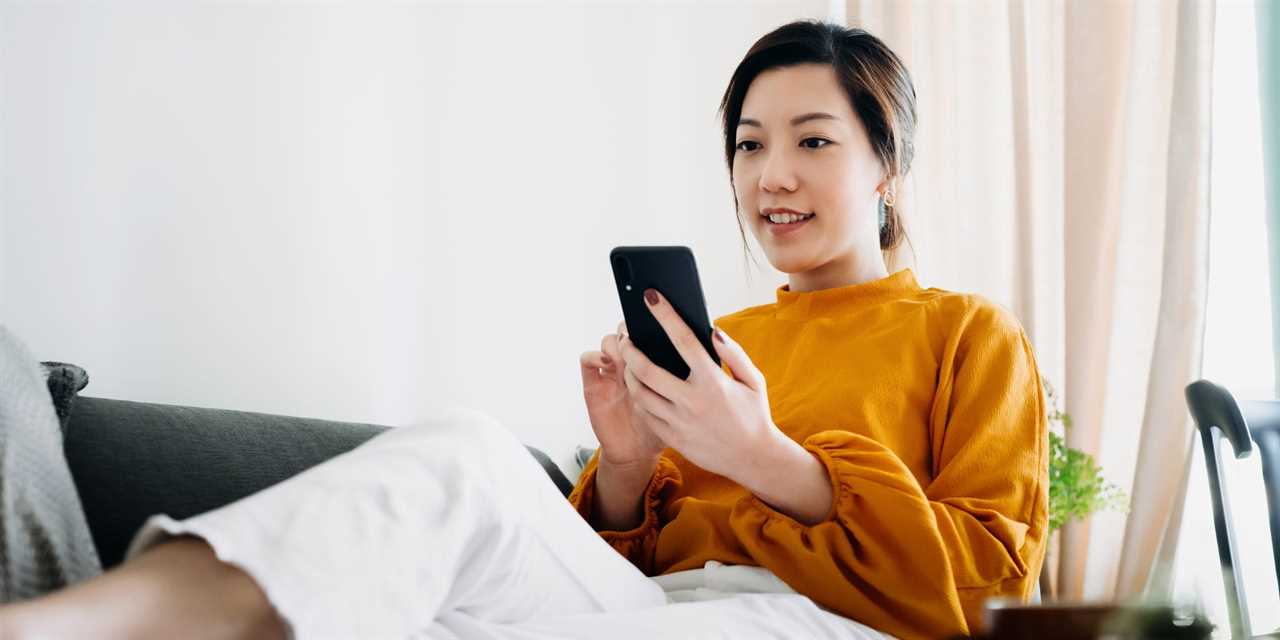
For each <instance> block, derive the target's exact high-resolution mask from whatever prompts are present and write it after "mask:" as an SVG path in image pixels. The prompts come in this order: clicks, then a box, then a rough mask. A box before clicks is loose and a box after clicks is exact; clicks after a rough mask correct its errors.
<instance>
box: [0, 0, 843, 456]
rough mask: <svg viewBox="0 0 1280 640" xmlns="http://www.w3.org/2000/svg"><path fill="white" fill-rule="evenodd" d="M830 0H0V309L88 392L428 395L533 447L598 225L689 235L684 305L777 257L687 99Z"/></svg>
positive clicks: (606, 300) (557, 416)
mask: <svg viewBox="0 0 1280 640" xmlns="http://www.w3.org/2000/svg"><path fill="white" fill-rule="evenodd" d="M508 4H509V3H508ZM829 4H832V3H829V2H827V1H826V0H809V1H790V2H781V1H779V2H772V3H756V4H753V5H744V4H742V3H728V2H725V3H717V4H707V3H689V4H682V3H676V4H673V3H661V4H658V3H649V4H641V3H629V4H627V5H618V4H613V5H596V6H583V5H582V4H581V3H574V4H573V5H568V6H560V5H555V6H532V5H525V6H497V5H496V4H493V5H479V6H477V5H467V6H466V7H463V6H459V5H443V4H420V5H415V6H403V5H400V6H394V7H393V6H386V5H364V6H361V7H351V6H347V7H319V6H310V5H302V4H297V3H288V4H285V3H280V4H267V3H257V4H249V5H209V4H206V5H202V6H195V5H191V4H186V3H164V4H158V3H157V4H138V3H130V4H126V3H113V4H110V5H109V7H104V6H103V5H101V4H90V3H83V4H80V3H61V4H56V5H54V4H48V3H19V2H4V3H2V4H0V321H2V322H3V323H5V324H6V325H8V326H9V327H10V328H11V329H13V330H14V331H16V332H17V334H18V335H20V336H21V337H22V338H24V339H25V340H26V342H27V343H28V344H29V346H31V348H32V349H33V350H34V351H35V353H36V354H37V356H38V357H40V358H41V359H57V360H64V361H69V362H75V363H78V364H80V365H82V366H84V367H85V368H86V369H87V370H88V371H89V373H90V376H91V378H92V381H91V383H90V386H89V387H88V388H87V389H86V390H85V393H86V394H88V395H94V396H100V397H111V398H125V399H132V400H141V401H152V402H166V403H179V404H192V405H200V406H211V407H223V408H235V409H243V410H251V411H265V412H273V413H284V414H291V415H302V416H311V417H321V418H330V419H338V420H354V421H367V422H374V423H385V424H402V423H404V422H407V421H411V420H412V419H414V418H415V417H418V416H422V415H426V414H428V413H430V412H432V411H434V410H436V409H438V408H440V407H442V406H444V405H448V404H454V403H458V404H465V405H470V406H474V407H476V408H479V409H482V410H485V411H487V412H489V413H491V414H492V415H494V416H496V417H497V418H499V419H500V420H501V421H503V422H504V423H506V424H507V425H508V426H510V427H511V428H512V429H513V430H514V431H515V432H516V433H517V434H518V435H519V436H520V437H521V438H523V439H524V440H525V441H526V442H529V443H532V444H536V445H538V446H541V447H543V448H545V449H547V450H548V451H550V452H551V453H552V454H553V456H555V457H556V458H557V459H558V460H562V461H563V460H565V459H567V456H568V452H569V450H570V449H571V445H572V444H575V443H580V442H592V441H594V438H593V436H592V434H591V431H590V428H589V425H588V423H587V419H586V412H585V410H584V408H583V404H582V396H581V381H580V378H579V374H578V364H577V361H578V355H579V354H580V353H581V352H582V351H584V350H586V349H591V348H597V346H598V344H599V340H600V337H601V336H602V335H604V334H605V333H608V332H612V331H613V328H614V326H615V325H616V324H617V322H618V321H619V320H620V319H621V318H620V313H621V312H620V310H619V308H618V302H617V299H616V296H615V294H614V290H613V288H612V286H613V285H612V280H611V276H610V274H609V265H608V260H607V255H608V252H609V249H610V248H612V247H613V246H615V245H618V244H651V243H663V244H685V245H689V246H691V247H692V248H693V250H694V252H695V254H696V256H697V258H698V261H699V267H700V269H701V272H702V278H703V285H704V288H705V291H706V295H707V297H708V306H709V308H710V309H709V310H710V313H711V314H712V317H716V316H718V315H722V314H725V313H729V312H731V311H734V310H737V309H739V308H742V307H744V306H747V305H751V304H760V303H763V302H768V301H770V300H772V298H773V288H774V287H775V286H777V285H778V284H781V283H782V282H784V281H785V279H784V277H783V276H782V275H781V274H778V273H777V272H775V271H773V270H772V269H771V268H769V267H768V264H767V262H765V261H764V258H763V254H762V253H757V256H758V258H759V260H760V262H761V263H762V264H763V265H764V269H763V270H761V271H759V272H757V273H756V275H754V276H752V278H751V280H750V282H749V281H748V277H747V272H746V269H745V268H744V265H743V259H742V251H741V245H740V241H739V237H738V231H737V227H736V225H735V223H734V217H733V208H732V197H731V192H730V189H729V186H728V180H727V173H726V170H725V168H724V166H723V160H722V155H721V148H722V147H721V141H720V137H719V131H718V125H717V120H716V112H715V110H716V107H717V106H718V103H719V99H720V96H721V93H722V92H723V91H724V88H725V84H726V83H727V81H728V78H729V75H730V73H731V71H732V69H733V67H734V65H736V63H737V62H738V60H739V59H740V58H741V56H742V55H743V54H744V53H745V51H746V49H747V47H748V46H749V45H750V44H751V43H752V42H753V41H754V40H755V39H756V38H758V37H759V36H760V35H763V34H764V33H765V32H767V31H768V30H770V29H772V28H773V27H775V26H777V25H778V24H781V23H782V22H785V21H787V20H790V19H794V18H821V17H824V16H825V15H826V12H827V10H828V5H829ZM835 4H837V5H838V4H839V3H835ZM756 250H757V252H758V251H759V250H758V249H756Z"/></svg>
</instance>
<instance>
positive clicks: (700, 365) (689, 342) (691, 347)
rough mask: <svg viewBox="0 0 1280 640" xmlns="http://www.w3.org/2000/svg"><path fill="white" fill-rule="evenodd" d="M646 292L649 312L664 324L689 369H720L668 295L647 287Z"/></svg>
mask: <svg viewBox="0 0 1280 640" xmlns="http://www.w3.org/2000/svg"><path fill="white" fill-rule="evenodd" d="M651 292H652V293H651ZM644 293H645V305H646V306H648V307H649V312H650V313H652V314H653V317H654V318H657V320H658V324H660V325H662V330H663V331H665V332H666V333H667V337H668V338H670V339H671V344H672V345H674V346H675V348H676V351H677V352H679V353H680V357H681V358H684V362H685V364H687V365H689V370H690V371H700V372H702V373H704V374H705V373H707V372H710V371H711V370H713V369H719V368H720V367H718V366H716V363H715V361H714V360H712V359H711V354H708V353H707V349H706V347H704V346H702V342H700V341H699V340H698V337H697V336H696V335H694V333H693V330H692V329H690V328H689V325H688V324H687V323H685V321H684V318H681V317H680V314H679V313H678V312H677V311H676V308H675V307H673V306H671V303H670V302H669V301H668V300H667V298H666V296H664V295H662V294H661V293H659V292H658V290H657V289H646V290H645V292H644ZM650 295H652V296H654V297H655V298H656V300H657V302H656V303H652V302H650Z"/></svg>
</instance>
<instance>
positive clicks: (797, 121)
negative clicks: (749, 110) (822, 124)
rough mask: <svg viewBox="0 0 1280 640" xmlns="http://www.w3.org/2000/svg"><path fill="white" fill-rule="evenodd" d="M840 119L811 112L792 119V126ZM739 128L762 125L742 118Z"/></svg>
mask: <svg viewBox="0 0 1280 640" xmlns="http://www.w3.org/2000/svg"><path fill="white" fill-rule="evenodd" d="M839 119H840V118H837V117H835V116H833V115H831V114H829V113H823V112H821V111H814V112H811V113H802V114H800V115H798V116H796V117H794V118H792V119H791V126H793V127H797V126H800V125H802V124H804V123H806V122H808V121H810V120H839ZM738 126H739V127H760V126H761V125H760V121H759V120H753V119H751V118H740V119H739V120H738Z"/></svg>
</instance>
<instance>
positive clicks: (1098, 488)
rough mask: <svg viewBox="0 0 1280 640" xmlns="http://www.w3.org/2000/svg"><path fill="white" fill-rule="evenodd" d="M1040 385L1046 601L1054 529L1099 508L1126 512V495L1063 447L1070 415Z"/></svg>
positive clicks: (1052, 578)
mask: <svg viewBox="0 0 1280 640" xmlns="http://www.w3.org/2000/svg"><path fill="white" fill-rule="evenodd" d="M1041 383H1042V384H1043V385H1044V390H1045V395H1046V396H1047V397H1048V413H1049V416H1048V417H1049V542H1048V544H1049V551H1048V555H1047V557H1046V558H1045V567H1044V570H1042V571H1041V572H1040V593H1041V595H1042V596H1043V597H1044V598H1050V597H1053V596H1055V595H1056V591H1057V564H1058V562H1057V560H1058V549H1059V541H1058V538H1059V534H1058V530H1059V529H1061V528H1062V525H1064V524H1066V523H1067V522H1070V521H1072V520H1084V519H1085V518H1087V517H1089V516H1090V515H1091V514H1093V513H1094V512H1096V511H1101V510H1103V509H1111V510H1115V511H1122V512H1127V511H1128V510H1129V496H1128V495H1126V494H1125V492H1124V491H1123V490H1122V489H1120V487H1118V486H1116V485H1115V484H1113V483H1111V482H1109V481H1107V479H1106V478H1104V477H1103V475H1102V467H1100V466H1098V463H1097V461H1095V460H1094V459H1093V456H1091V455H1089V454H1087V453H1085V452H1083V451H1081V450H1079V449H1072V448H1071V447H1068V446H1067V440H1066V430H1067V429H1069V428H1071V416H1070V415H1067V413H1066V412H1064V411H1062V410H1061V409H1060V408H1059V407H1058V396H1057V393H1055V391H1054V388H1053V385H1052V384H1050V383H1049V381H1048V380H1046V379H1044V378H1043V377H1042V378H1041Z"/></svg>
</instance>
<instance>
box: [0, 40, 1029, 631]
mask: <svg viewBox="0 0 1280 640" xmlns="http://www.w3.org/2000/svg"><path fill="white" fill-rule="evenodd" d="M914 99H915V95H914V89H913V88H912V85H911V81H910V78H909V76H908V74H907V71H906V69H905V67H904V66H903V65H902V63H901V61H900V60H899V59H898V58H897V57H896V56H895V55H894V54H893V53H892V52H891V51H890V50H889V49H888V48H887V47H886V46H885V45H884V44H883V43H882V42H880V41H879V40H878V39H876V38H875V37H873V36H871V35H869V34H867V33H866V32H864V31H861V30H858V29H845V28H842V27H839V26H836V25H830V24H822V23H815V22H797V23H792V24H788V25H785V26H783V27H781V28H779V29H777V30H775V31H773V32H772V33H770V34H768V35H766V36H764V37H763V38H762V39H761V40H760V41H758V42H757V43H756V44H755V45H754V46H753V47H752V48H751V50H750V51H749V52H748V54H747V56H746V57H745V58H744V59H743V61H742V62H741V64H739V66H738V68H737V70H736V71H735V73H734V75H733V78H732V80H731V81H730V84H729V87H728V90H727V91H726V93H725V96H724V100H723V102H722V104H721V109H722V112H723V118H724V135H725V154H726V160H727V162H728V166H729V170H730V176H731V184H732V187H733V191H734V199H735V205H736V209H737V211H738V213H739V230H740V233H741V234H742V237H743V242H744V246H745V242H746V238H745V232H742V224H744V221H745V224H746V226H748V227H749V228H750V230H751V232H752V234H753V235H754V236H755V238H756V239H757V241H758V242H759V244H760V245H761V246H762V247H763V248H764V251H765V253H766V255H767V256H768V259H769V261H770V262H771V263H772V264H773V266H774V267H776V268H777V269H779V270H780V271H783V272H785V273H787V274H788V283H787V284H785V285H782V286H780V287H778V289H777V299H776V301H775V302H773V303H770V304H765V305H760V306H754V307H750V308H747V309H744V310H742V311H739V312H737V313H733V314H730V315H727V316H724V317H721V318H718V319H717V320H716V322H715V324H716V326H717V327H718V330H717V331H716V336H715V340H714V344H715V348H716V350H717V351H718V353H719V355H720V357H721V360H722V362H723V363H724V366H723V369H722V368H720V367H717V366H716V365H715V364H714V362H713V361H712V360H711V358H710V357H709V356H708V355H707V354H706V353H705V351H703V350H702V347H701V345H700V344H699V343H698V342H697V341H696V340H694V339H693V336H692V334H691V333H690V330H689V329H688V327H687V326H685V325H684V323H683V322H681V321H680V319H679V317H678V316H677V315H676V314H675V313H674V312H673V310H672V308H671V307H670V306H669V305H668V304H667V303H666V301H665V299H664V298H663V297H662V296H661V295H660V293H658V292H646V297H647V299H648V300H649V301H650V309H651V311H652V312H653V313H654V315H655V317H656V318H657V319H658V321H659V322H660V323H661V324H662V325H663V327H664V329H665V330H666V331H667V333H668V335H669V336H670V337H671V338H672V341H673V342H674V343H675V344H676V345H677V347H678V348H679V349H680V351H681V353H682V354H683V356H684V358H685V360H686V361H687V362H688V363H689V364H690V367H691V374H690V376H689V377H688V379H687V380H681V379H679V378H676V377H674V376H672V375H670V374H669V373H667V372H666V371H665V370H662V369H661V368H659V367H657V366H655V365H653V364H652V363H650V362H649V361H648V360H647V359H646V358H645V356H644V355H643V354H642V353H640V351H639V350H638V349H636V348H635V347H634V345H632V344H631V342H630V341H629V340H628V339H627V337H626V333H625V330H624V328H623V327H622V326H620V327H619V330H618V332H617V333H616V334H609V335H607V336H605V337H604V339H603V341H602V345H601V349H600V350H599V351H589V352H586V353H584V354H582V356H581V365H582V375H583V387H584V396H585V399H586V403H587V409H588V414H589V417H590V420H591V425H592V428H593V429H594V431H595V433H596V435H597V437H598V438H599V440H600V444H601V447H600V449H599V451H598V452H597V454H596V455H595V456H594V457H593V458H592V459H591V460H590V461H589V462H588V464H587V465H586V468H585V469H584V472H583V474H582V476H581V478H580V479H579V481H578V484H577V486H576V487H575V489H574V491H573V493H572V494H571V496H570V500H569V503H568V504H566V503H565V502H564V500H563V498H560V496H559V495H558V494H557V493H556V492H555V491H554V489H553V488H552V487H551V485H550V483H547V482H546V481H545V478H544V477H541V470H540V469H539V468H538V467H537V466H536V464H534V463H533V462H532V460H530V459H529V458H528V456H527V455H526V454H525V453H524V451H523V450H522V448H521V447H520V446H519V443H518V442H517V441H516V440H515V439H514V438H513V437H512V436H511V434H510V433H508V432H507V431H506V430H505V429H503V428H502V427H501V426H500V425H497V424H495V423H493V421H492V420H488V419H487V418H485V417H484V416H482V415H477V414H471V413H467V412H457V413H453V414H451V415H447V416H444V417H442V418H440V419H439V420H437V421H435V422H433V423H432V424H429V425H420V426H418V427H414V428H401V429H393V430H391V431H389V432H387V433H385V434H383V435H380V436H378V437H377V438H374V439H373V440H371V441H369V442H368V443H366V444H365V445H362V446H361V447H358V448H357V449H355V450H353V451H351V452H349V453H347V454H344V455H342V456H339V457H337V458H334V459H332V460H330V461H329V462H326V463H325V464H322V465H320V466H318V467H314V468H312V469H310V470H308V471H306V472H304V473H302V474H300V475H298V476H295V477H294V478H291V479H289V480H288V481H286V482H283V483H281V484H279V485H276V486H273V487H270V488H268V489H266V490H264V491H262V492H259V493H257V494H254V495H252V496H250V497H248V498H245V499H244V500H241V501H238V502H236V503H233V504H231V505H228V506H226V507H223V508H221V509H218V510H215V511H212V512H209V513H207V514H201V515H199V516H196V517H194V518H189V519H187V520H184V521H181V522H179V521H175V520H172V519H170V518H168V517H166V516H163V515H157V516H153V517H152V518H151V519H150V520H149V521H148V522H147V523H146V525H144V527H143V528H142V530H140V531H139V533H138V535H137V537H135V539H134V541H133V544H132V545H131V547H130V551H129V554H128V558H129V561H128V562H126V563H125V564H124V565H122V566H121V567H120V568H117V569H114V570H112V571H110V572H108V573H107V574H105V575H104V576H102V577H99V578H96V579H93V580H89V581H86V582H83V583H80V584H78V585H75V586H72V587H70V588H68V589H64V590H62V591H59V592H57V593H55V594H53V595H50V596H48V597H45V598H41V599H37V600H34V601H30V602H26V603H21V604H19V605H16V606H13V607H9V608H6V609H0V632H5V631H7V632H9V633H10V634H11V635H13V636H15V637H23V636H24V634H27V633H29V634H30V635H32V636H33V637H38V636H40V635H41V632H42V631H43V632H44V634H43V635H46V636H47V635H57V634H58V633H62V634H64V635H75V634H77V633H79V634H83V633H85V632H90V633H92V634H93V635H95V636H98V637H107V636H111V635H121V636H126V635H127V636H132V637H138V636H144V635H147V634H151V635H156V636H161V635H179V634H180V635H183V636H187V637H190V636H192V635H193V629H198V630H203V631H208V632H209V635H211V636H215V635H216V636H219V637H287V636H298V637H308V636H316V637H324V636H335V637H337V636H354V635H359V636H362V637H367V636H375V635H376V636H378V637H405V636H408V635H412V634H417V633H422V634H425V635H426V636H427V637H545V635H549V636H552V637H558V636H570V635H574V633H575V632H583V631H584V630H585V633H586V635H590V636H599V635H618V636H623V637H634V636H637V635H655V634H656V635H665V636H672V635H691V634H692V635H700V634H701V633H700V632H699V630H701V632H703V633H705V632H707V631H708V630H709V629H714V630H715V631H716V632H717V633H722V634H724V635H726V636H730V637H735V636H744V635H747V634H752V635H755V634H756V633H762V632H768V631H769V630H770V629H772V630H773V632H774V633H777V634H778V635H790V636H793V637H802V636H803V637H812V636H831V635H838V634H842V635H851V636H856V635H859V634H861V635H869V634H867V633H864V632H866V631H867V629H866V627H862V626H861V625H859V624H856V623H854V622H850V621H857V622H858V623H863V624H866V625H870V627H874V628H876V629H879V630H882V631H885V632H888V633H891V634H894V635H898V636H903V637H943V636H949V635H953V634H960V633H968V632H970V631H974V630H976V624H977V621H978V616H979V612H980V608H981V606H982V602H983V601H984V600H985V599H986V598H987V597H991V596H1013V597H1017V598H1026V597H1028V596H1029V595H1030V594H1031V592H1032V589H1033V585H1034V584H1035V581H1036V577H1037V575H1038V573H1039V571H1040V566H1041V563H1042V560H1043V556H1044V540H1045V534H1046V528H1047V526H1046V525H1047V517H1046V500H1047V493H1046V485H1047V460H1046V441H1045V439H1046V430H1047V422H1046V419H1045V413H1044V407H1043V404H1042V395H1041V388H1040V383H1039V375H1038V373H1037V369H1036V363H1035V358H1034V355H1033V353H1032V350H1031V347H1030V344H1029V342H1028V340H1027V339H1026V337H1025V335H1024V333H1023V331H1022V329H1021V327H1020V326H1019V324H1018V322H1017V320H1016V319H1015V318H1014V317H1013V316H1012V315H1011V314H1009V313H1008V312H1007V311H1005V310H1003V309H1002V308H1000V307H999V306H997V305H994V304H992V303H991V302H989V301H986V300H985V299H983V298H981V297H979V296H975V295H966V294H956V293H950V292H946V291H941V290H938V289H922V288H920V287H919V286H918V285H917V284H916V281H915V279H914V276H913V274H912V272H911V271H910V270H909V269H904V270H901V271H898V272H896V273H893V274H890V273H888V270H887V269H886V266H885V262H884V259H883V257H882V253H881V252H882V251H889V250H892V249H894V248H895V247H896V246H897V245H898V244H899V243H900V242H901V240H902V235H901V224H900V220H899V217H898V212H897V210H896V209H895V208H894V203H895V202H896V194H897V190H898V187H899V185H900V184H901V182H902V179H903V177H904V176H905V175H906V173H907V171H908V170H909V168H910V163H911V156H912V143H911V139H912V131H913V128H914V125H915V108H914ZM730 336H732V337H730ZM467 451H483V453H484V455H482V456H476V455H471V456H463V455H460V452H467ZM574 509H576V510H577V514H575V513H574ZM579 516H581V517H579ZM584 520H585V522H586V523H590V525H591V526H590V527H588V526H586V524H584ZM593 529H594V531H593ZM602 541H603V542H602ZM605 542H607V545H606V544H604V543H605ZM161 543H163V544H161ZM628 562H629V563H628ZM646 576H655V577H654V578H653V579H650V578H649V577H646ZM710 576H716V580H718V581H719V582H716V584H718V585H720V591H721V592H723V591H734V590H741V589H746V590H753V591H774V593H753V594H747V595H736V596H733V595H732V594H726V593H712V592H714V591H715V589H714V588H713V587H714V586H715V585H713V584H712V582H713V580H712V579H711V577H710ZM735 580H737V581H738V584H737V586H736V587H735V586H734V584H732V583H734V581H735ZM726 584H728V586H727V587H726V586H725V585H726ZM761 585H763V586H761ZM709 589H710V590H709ZM664 590H665V592H664ZM676 593H680V594H683V595H681V596H679V597H676V596H674V595H673V594H676ZM708 593H712V595H713V596H714V597H716V598H717V599H714V600H710V601H704V602H685V601H684V600H698V599H699V598H700V597H705V596H706V595H707V594H708ZM720 596H731V597H720ZM815 604H816V605H817V606H815ZM832 612H834V613H832ZM835 614H840V615H835ZM708 624H709V625H710V626H709V627H708V626H706V625H708ZM698 625H703V626H701V627H699V626H698ZM770 625H773V626H770ZM753 632H754V633H753ZM538 634H544V636H539V635H538Z"/></svg>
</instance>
